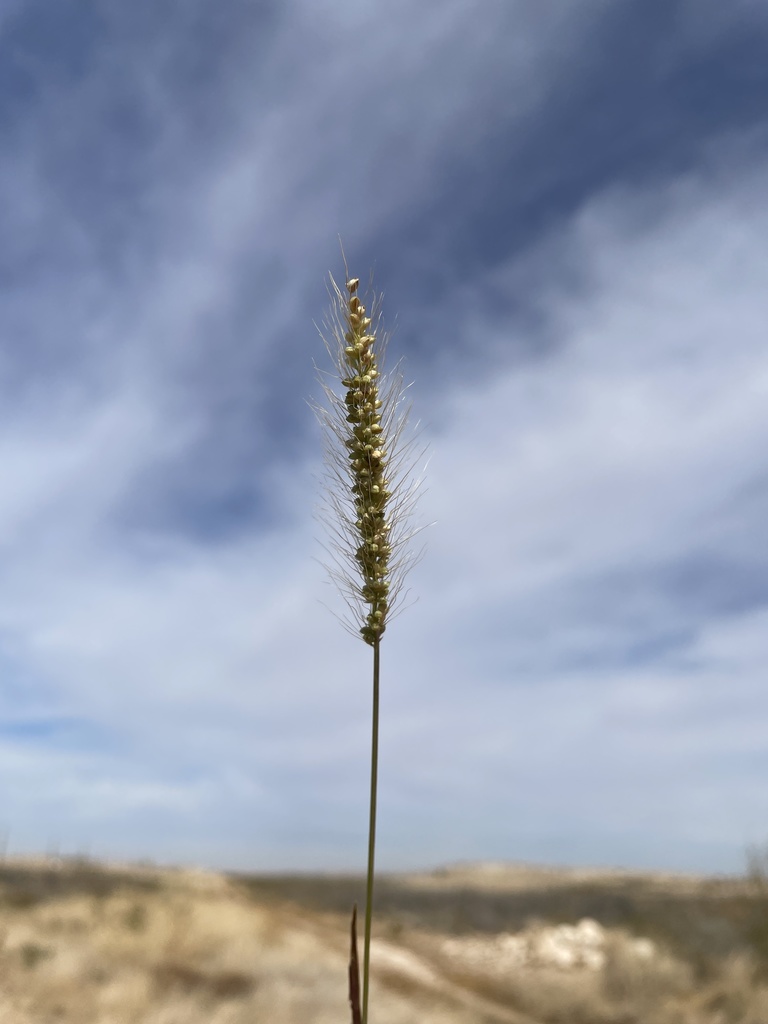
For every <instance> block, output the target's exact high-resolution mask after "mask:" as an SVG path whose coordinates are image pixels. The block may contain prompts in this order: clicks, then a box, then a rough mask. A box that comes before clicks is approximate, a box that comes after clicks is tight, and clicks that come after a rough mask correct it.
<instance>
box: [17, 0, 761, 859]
mask: <svg viewBox="0 0 768 1024" xmlns="http://www.w3.org/2000/svg"><path fill="white" fill-rule="evenodd" d="M767 58H768V5H766V4H765V3H764V2H763V3H760V2H757V0H755V2H748V0H741V2H736V0H734V2H732V3H730V4H727V5H724V4H722V3H719V2H715V0H663V2H661V0H621V2H616V3H605V2H598V0H581V2H580V3H578V4H576V3H572V2H571V0H551V2H548V3H544V4H542V3H540V2H534V0H503V2H502V0H499V2H493V0H478V2H475V3H473V4H467V3H464V2H445V0H442V2H440V3H434V2H426V0H421V2H419V3H416V2H415V0H388V2H387V3H384V2H382V0H377V2H366V0H357V2H355V3H354V4H352V3H344V2H342V3H338V2H337V3H333V4H330V3H324V2H320V0H280V2H279V3H278V2H276V0H273V2H266V3H256V2H246V0H135V2H134V3H131V4H125V3H122V2H118V0H103V2H100V3H98V4H84V3H81V2H76V0H59V2H57V3H56V4H55V5H50V4H44V3H43V2H42V0H15V2H14V0H6V2H5V3H4V4H3V5H2V6H0V138H2V157H0V338H1V339H2V343H1V344H0V481H1V485H0V580H1V581H2V586H0V807H2V820H0V827H1V828H2V830H3V831H4V833H6V834H7V836H8V849H9V851H10V852H11V853H15V852H37V851H44V850H45V849H47V848H51V847H56V848H58V849H59V850H60V851H61V852H64V853H66V852H70V853H77V852H86V851H87V852H90V853H91V854H93V855H94V856H97V857H105V858H118V859H136V858H151V859H155V860H158V861H161V862H183V863H194V864H200V865H207V866H212V867H221V868H236V869H254V870H259V869H275V868H284V867H287V868H296V869H305V870H314V869H336V868H345V869H346V868H353V869H358V870H362V869H363V866H364V858H365V844H366V824H367V823H366V811H367V804H366V801H367V785H368V779H367V773H368V737H369V701H370V694H369V678H368V673H369V658H370V651H369V649H368V648H366V647H365V645H364V644H362V643H361V642H357V641H355V640H354V639H352V638H350V636H349V635H348V634H347V633H346V632H345V631H344V630H343V629H342V628H341V627H340V626H339V625H338V623H337V622H336V620H335V619H334V618H333V616H332V615H331V614H330V612H329V611H328V610H327V609H326V608H324V607H323V604H322V602H325V603H327V604H329V605H330V606H331V607H333V608H334V609H338V608H339V606H340V602H339V601H338V599H337V598H336V596H335V593H334V591H333V590H332V589H329V587H328V586H327V584H326V583H325V581H324V574H323V570H322V568H321V566H320V565H319V564H318V562H317V559H318V557H320V556H321V555H322V550H321V548H320V541H321V539H322V530H321V527H320V526H319V525H318V524H317V523H316V521H315V520H314V518H313V507H314V506H315V505H316V502H317V500H318V497H319V495H318V490H317V485H316V483H315V477H316V476H317V474H318V472H319V471H320V465H321V454H322V449H321V438H320V433H319V429H318V426H317V424H316V423H315V421H314V419H313V417H312V414H311V411H310V410H309V408H308V406H307V404H306V399H307V398H309V397H310V396H312V395H317V392H318V388H317V385H316V384H315V383H314V380H313V373H314V371H313V360H317V361H318V362H322V359H323V355H324V353H323V349H322V343H321V342H320V339H319V337H318V336H317V333H316V331H315V327H314V325H313V321H318V322H319V321H320V320H321V319H322V317H323V315H324V313H325V311H326V309H327V295H326V281H327V275H328V272H329V271H331V272H333V273H334V274H335V275H336V276H337V277H340V275H341V274H342V272H343V267H342V263H341V259H340V253H339V245H338V236H339V235H340V236H341V237H342V239H343V242H344V247H345V251H346V254H347V258H348V260H349V264H350V269H351V270H352V271H353V273H355V274H356V275H357V276H359V277H360V278H361V279H362V280H363V281H367V280H368V277H369V274H370V272H371V270H373V271H374V283H375V286H376V287H377V289H379V290H383V292H384V318H385V322H386V324H387V326H394V327H395V328H396V330H395V333H394V336H393V339H392V342H391V353H392V355H393V356H395V357H401V356H402V357H403V358H404V360H405V372H406V376H407V378H408V380H412V381H413V386H412V389H411V394H412V399H413V403H414V416H415V417H416V418H417V419H418V420H420V421H421V424H422V427H423V438H424V440H425V441H426V442H427V443H428V444H429V447H430V452H431V460H430V463H429V467H428V471H427V478H426V491H425V493H424V495H423V498H422V502H421V512H420V516H421V520H422V521H423V522H429V521H433V520H434V521H436V524H435V525H434V526H432V527H431V528H430V529H429V531H428V533H427V534H426V535H425V540H426V543H427V550H426V554H425V557H424V559H423V561H422V562H421V563H420V565H419V566H418V567H417V568H416V569H415V570H414V571H413V573H412V574H411V576H410V586H411V588H412V591H413V594H414V595H417V596H418V602H417V603H416V604H414V605H413V606H412V607H410V608H409V609H408V610H407V611H405V612H404V613H403V614H402V616H401V617H399V618H398V619H396V620H395V621H394V622H393V623H392V625H391V627H390V629H389V631H388V632H387V635H386V638H385V641H384V645H383V652H382V671H383V686H384V689H383V695H382V737H381V742H382V748H381V775H380V782H381V793H380V819H379V864H380V865H381V867H382V868H390V869H398V868H409V867H429V866H433V865H437V864H444V863H448V862H451V861H455V860H460V859H464V860H467V859H487V860H517V861H521V860H522V861H538V862H546V863H555V864H593V865H601V864H606V865H623V866H627V867H639V868H666V869H678V870H684V871H706V872H731V871H740V870H742V869H743V867H744V864H745V848H746V846H747V845H748V844H750V843H763V842H765V841H766V840H767V839H768V784H767V783H768V689H767V688H766V685H765V684H766V664H768V455H767V454H766V453H768V344H766V324H767V323H768V298H767V296H768V190H767V189H766V184H765V183H766V181H767V180H768V116H766V111H767V110H768V59H767Z"/></svg>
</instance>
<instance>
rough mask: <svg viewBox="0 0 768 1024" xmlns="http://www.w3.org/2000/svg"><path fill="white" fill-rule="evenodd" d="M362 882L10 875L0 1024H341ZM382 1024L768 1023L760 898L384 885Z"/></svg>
mask: <svg viewBox="0 0 768 1024" xmlns="http://www.w3.org/2000/svg"><path fill="white" fill-rule="evenodd" d="M363 887H364V880H363V879H362V878H355V877H347V876H338V877H334V876H320V875H318V876H311V877H310V876H285V877H277V876H244V875H228V876H225V875H218V874H213V873H206V872H197V871H189V870H181V869H179V870H171V869H160V868H153V867H138V866H122V867H121V866H119V865H101V864H97V863H92V862H89V861H86V860H83V859H71V860H63V861H56V862H54V861H45V860H40V861H33V860H28V859H27V860H14V859H6V860H5V861H4V862H3V863H2V864H0V903H1V904H2V913H1V916H0V1021H2V1024H31V1022H35V1024H42V1022H45V1024H64V1022H72V1024H139V1022H141V1024H346V1022H347V1021H348V1020H349V1010H348V1005H347V999H346V976H347V974H346V972H347V947H348V934H347V929H348V921H349V911H350V907H351V904H352V902H353V900H357V901H358V903H361V901H362V895H363ZM376 902H377V907H376V919H375V927H374V935H375V939H374V943H373V947H372V983H371V1021H372V1024H417V1022H418V1024H438V1022H440V1024H768V886H767V885H766V884H765V876H764V875H762V874H760V873H759V872H758V873H757V874H755V875H754V876H753V877H751V878H748V877H745V878H743V879H726V878H721V879H717V878H712V879H708V878H694V877H688V876H663V875H640V874H630V873H622V872H607V871H581V870H546V869H538V868H533V867H525V866H514V865H499V866H494V865H485V866H482V865H481V866H466V867H456V868H450V869H442V870H438V871H434V872H431V873H428V874H421V875H417V874H411V875H397V876H396V875H389V876H382V877H381V879H380V880H379V881H378V883H377V901H376Z"/></svg>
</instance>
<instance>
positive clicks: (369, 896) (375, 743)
mask: <svg viewBox="0 0 768 1024" xmlns="http://www.w3.org/2000/svg"><path fill="white" fill-rule="evenodd" d="M379 643H380V637H376V639H375V640H374V642H373V716H372V717H373V722H372V727H371V803H370V815H369V819H368V878H367V881H366V888H365V945H364V947H363V1024H368V973H369V967H370V961H371V918H372V916H373V857H374V852H375V849H376V788H377V782H378V763H379Z"/></svg>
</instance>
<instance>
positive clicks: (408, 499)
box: [313, 276, 421, 645]
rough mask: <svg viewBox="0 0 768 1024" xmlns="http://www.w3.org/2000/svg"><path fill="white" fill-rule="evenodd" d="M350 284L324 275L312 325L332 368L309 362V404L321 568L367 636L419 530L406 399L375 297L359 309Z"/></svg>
mask: <svg viewBox="0 0 768 1024" xmlns="http://www.w3.org/2000/svg"><path fill="white" fill-rule="evenodd" d="M359 284H360V281H359V279H358V278H356V277H354V278H347V281H346V294H345V292H343V291H342V290H341V289H340V288H339V286H338V285H337V284H336V282H335V280H334V279H333V277H332V276H331V278H330V287H329V294H330V297H331V313H330V316H329V317H327V318H326V320H325V321H324V324H323V326H324V328H325V331H323V330H320V335H321V337H322V338H323V341H324V342H325V347H326V349H327V351H328V353H329V355H330V356H331V358H332V360H333V363H334V367H335V373H334V374H328V373H326V372H324V371H320V370H318V371H317V373H318V378H319V380H320V383H321V385H322V387H323V391H324V393H325V397H326V400H327V401H326V403H325V404H324V405H317V404H314V406H313V407H314V410H315V413H316V415H317V416H318V419H319V420H320V423H321V425H322V426H323V427H324V429H325V436H326V458H325V465H326V485H327V486H326V493H325V495H324V503H323V506H322V509H321V519H322V520H323V521H324V523H325V525H326V527H327V528H328V530H329V532H330V534H331V538H332V545H333V550H332V551H331V555H332V558H333V564H332V565H328V566H326V568H327V569H328V572H329V575H330V576H331V578H332V579H333V580H334V582H336V583H337V585H339V587H340V590H341V592H342V596H343V597H344V598H345V600H346V602H347V605H348V607H349V608H350V610H351V611H352V613H353V620H352V623H349V622H347V623H346V624H347V625H348V626H350V627H351V628H354V631H355V632H356V633H358V634H359V635H360V636H362V638H363V640H365V642H366V643H368V644H371V645H374V644H376V643H377V642H378V641H379V640H380V639H381V637H382V636H383V634H384V631H385V629H386V626H387V621H388V619H389V617H390V615H391V614H392V611H393V608H394V607H395V606H396V604H397V603H398V598H399V597H400V596H401V593H402V584H403V580H404V577H405V574H406V572H407V570H408V569H409V568H410V567H411V565H413V564H414V562H416V561H417V560H418V558H419V557H420V555H421V552H419V553H418V554H413V553H412V552H411V551H410V550H408V542H409V541H410V540H411V538H412V537H413V536H414V534H415V533H417V532H418V530H411V529H410V528H409V519H410V516H411V513H412V511H413V507H414V503H415V500H416V496H417V491H418V488H419V486H420V481H419V480H416V481H415V482H410V483H409V480H408V479H407V478H408V477H409V476H410V469H411V468H412V465H413V441H412V440H409V441H406V440H404V428H405V426H406V421H407V418H408V412H409V409H408V408H404V407H403V402H402V396H403V391H404V388H403V377H402V373H401V372H400V368H399V366H397V367H395V371H394V373H392V374H389V373H386V372H385V369H384V356H385V352H386V343H387V340H388V338H387V336H386V335H382V334H381V333H380V332H379V330H378V321H379V319H380V298H378V299H377V298H376V297H374V299H373V304H372V309H371V316H368V315H367V310H366V307H365V305H364V304H363V302H362V300H361V299H360V297H359V296H358V294H357V290H358V286H359ZM334 382H339V383H340V384H341V386H342V388H343V389H344V394H343V397H342V396H341V395H340V394H339V393H338V391H337V390H336V386H335V384H334ZM419 454H421V453H419Z"/></svg>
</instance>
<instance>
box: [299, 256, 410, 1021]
mask: <svg viewBox="0 0 768 1024" xmlns="http://www.w3.org/2000/svg"><path fill="white" fill-rule="evenodd" d="M342 254H343V250H342ZM344 269H345V272H346V277H345V281H346V287H345V292H342V290H341V289H340V288H339V286H338V285H337V284H336V282H335V281H334V279H333V277H332V276H331V279H330V288H329V293H330V297H331V313H330V316H329V317H328V318H327V319H326V320H325V321H324V328H325V331H324V330H323V329H319V330H320V335H321V337H322V338H323V341H324V343H325V347H326V350H327V352H328V354H329V356H330V357H331V360H332V362H333V366H334V371H333V373H328V372H325V371H322V370H317V375H318V379H319V381H320V384H321V386H322V388H323V392H324V394H325V399H326V401H325V403H324V404H322V405H319V404H313V408H314V410H315V413H316V415H317V417H318V419H319V421H320V424H321V427H323V428H324V433H325V441H326V446H325V468H326V487H325V489H324V503H323V505H322V506H321V509H320V518H321V520H322V521H323V522H324V524H325V526H326V528H327V530H328V533H329V535H330V538H331V545H330V547H326V551H327V552H328V554H329V555H330V562H327V563H326V569H327V570H328V574H329V576H330V578H331V581H332V582H334V583H335V584H336V585H337V587H338V588H339V591H340V593H341V595H342V597H343V599H344V601H345V602H346V605H347V608H348V610H349V612H350V613H351V615H350V616H349V617H347V618H346V619H343V620H342V622H343V624H344V625H345V626H346V627H347V628H348V629H349V630H350V631H351V632H352V633H353V634H354V635H356V636H358V637H361V638H362V639H363V640H364V641H365V643H366V644H368V645H369V646H370V647H372V648H373V709H372V731H371V779H370V804H369V821H368V867H367V874H366V897H365V937H364V950H363V997H362V1010H361V1008H360V1007H359V1005H356V1001H358V1002H359V991H358V984H357V981H356V977H357V951H356V930H355V920H356V909H355V910H354V911H353V923H352V954H351V960H350V972H349V977H350V1002H351V1004H352V1020H353V1024H356V1022H357V1021H358V1020H359V1019H362V1024H368V995H369V987H370V986H369V981H370V947H371V924H372V919H373V888H374V868H375V864H374V861H375V852H376V802H377V793H378V757H379V677H380V655H381V638H382V636H383V635H384V631H385V629H386V627H387V624H388V622H389V620H390V619H391V618H392V615H393V612H394V610H395V609H396V607H397V606H398V604H399V602H400V601H401V599H402V598H403V597H404V595H405V591H404V590H403V582H404V578H405V574H406V572H407V571H408V569H410V568H411V566H413V564H414V563H415V562H416V561H418V559H419V558H420V557H421V553H422V552H421V551H419V552H414V551H413V549H412V548H411V546H410V542H411V540H412V538H413V537H414V535H415V534H416V533H418V532H419V530H418V529H416V530H414V529H412V528H411V525H410V521H411V515H412V513H413V510H414V505H415V501H416V497H417V492H418V490H419V487H420V484H421V481H420V480H419V479H415V480H414V479H413V476H412V469H413V466H414V463H415V459H416V458H420V457H421V455H422V454H423V450H422V451H421V452H419V453H418V454H417V455H415V453H414V441H415V438H412V439H408V438H406V435H405V428H406V423H407V420H408V414H409V412H410V407H408V406H406V405H405V403H404V401H403V396H404V391H405V388H404V387H403V376H402V373H401V371H400V367H399V364H398V366H396V367H395V370H394V371H393V372H392V373H388V372H387V371H386V369H385V365H384V364H385V352H386V345H387V340H388V338H387V336H386V335H383V334H381V333H380V332H379V330H378V321H379V318H380V309H381V307H380V298H376V297H375V296H374V299H373V303H372V306H371V315H370V316H368V315H367V311H366V307H365V305H364V304H363V302H362V301H361V299H360V297H359V296H358V294H357V292H358V286H359V283H360V282H359V280H358V279H357V278H350V276H349V271H348V268H347V266H346V260H345V262H344ZM339 384H340V385H341V389H342V391H343V394H340V393H339V388H338V385H339Z"/></svg>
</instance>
